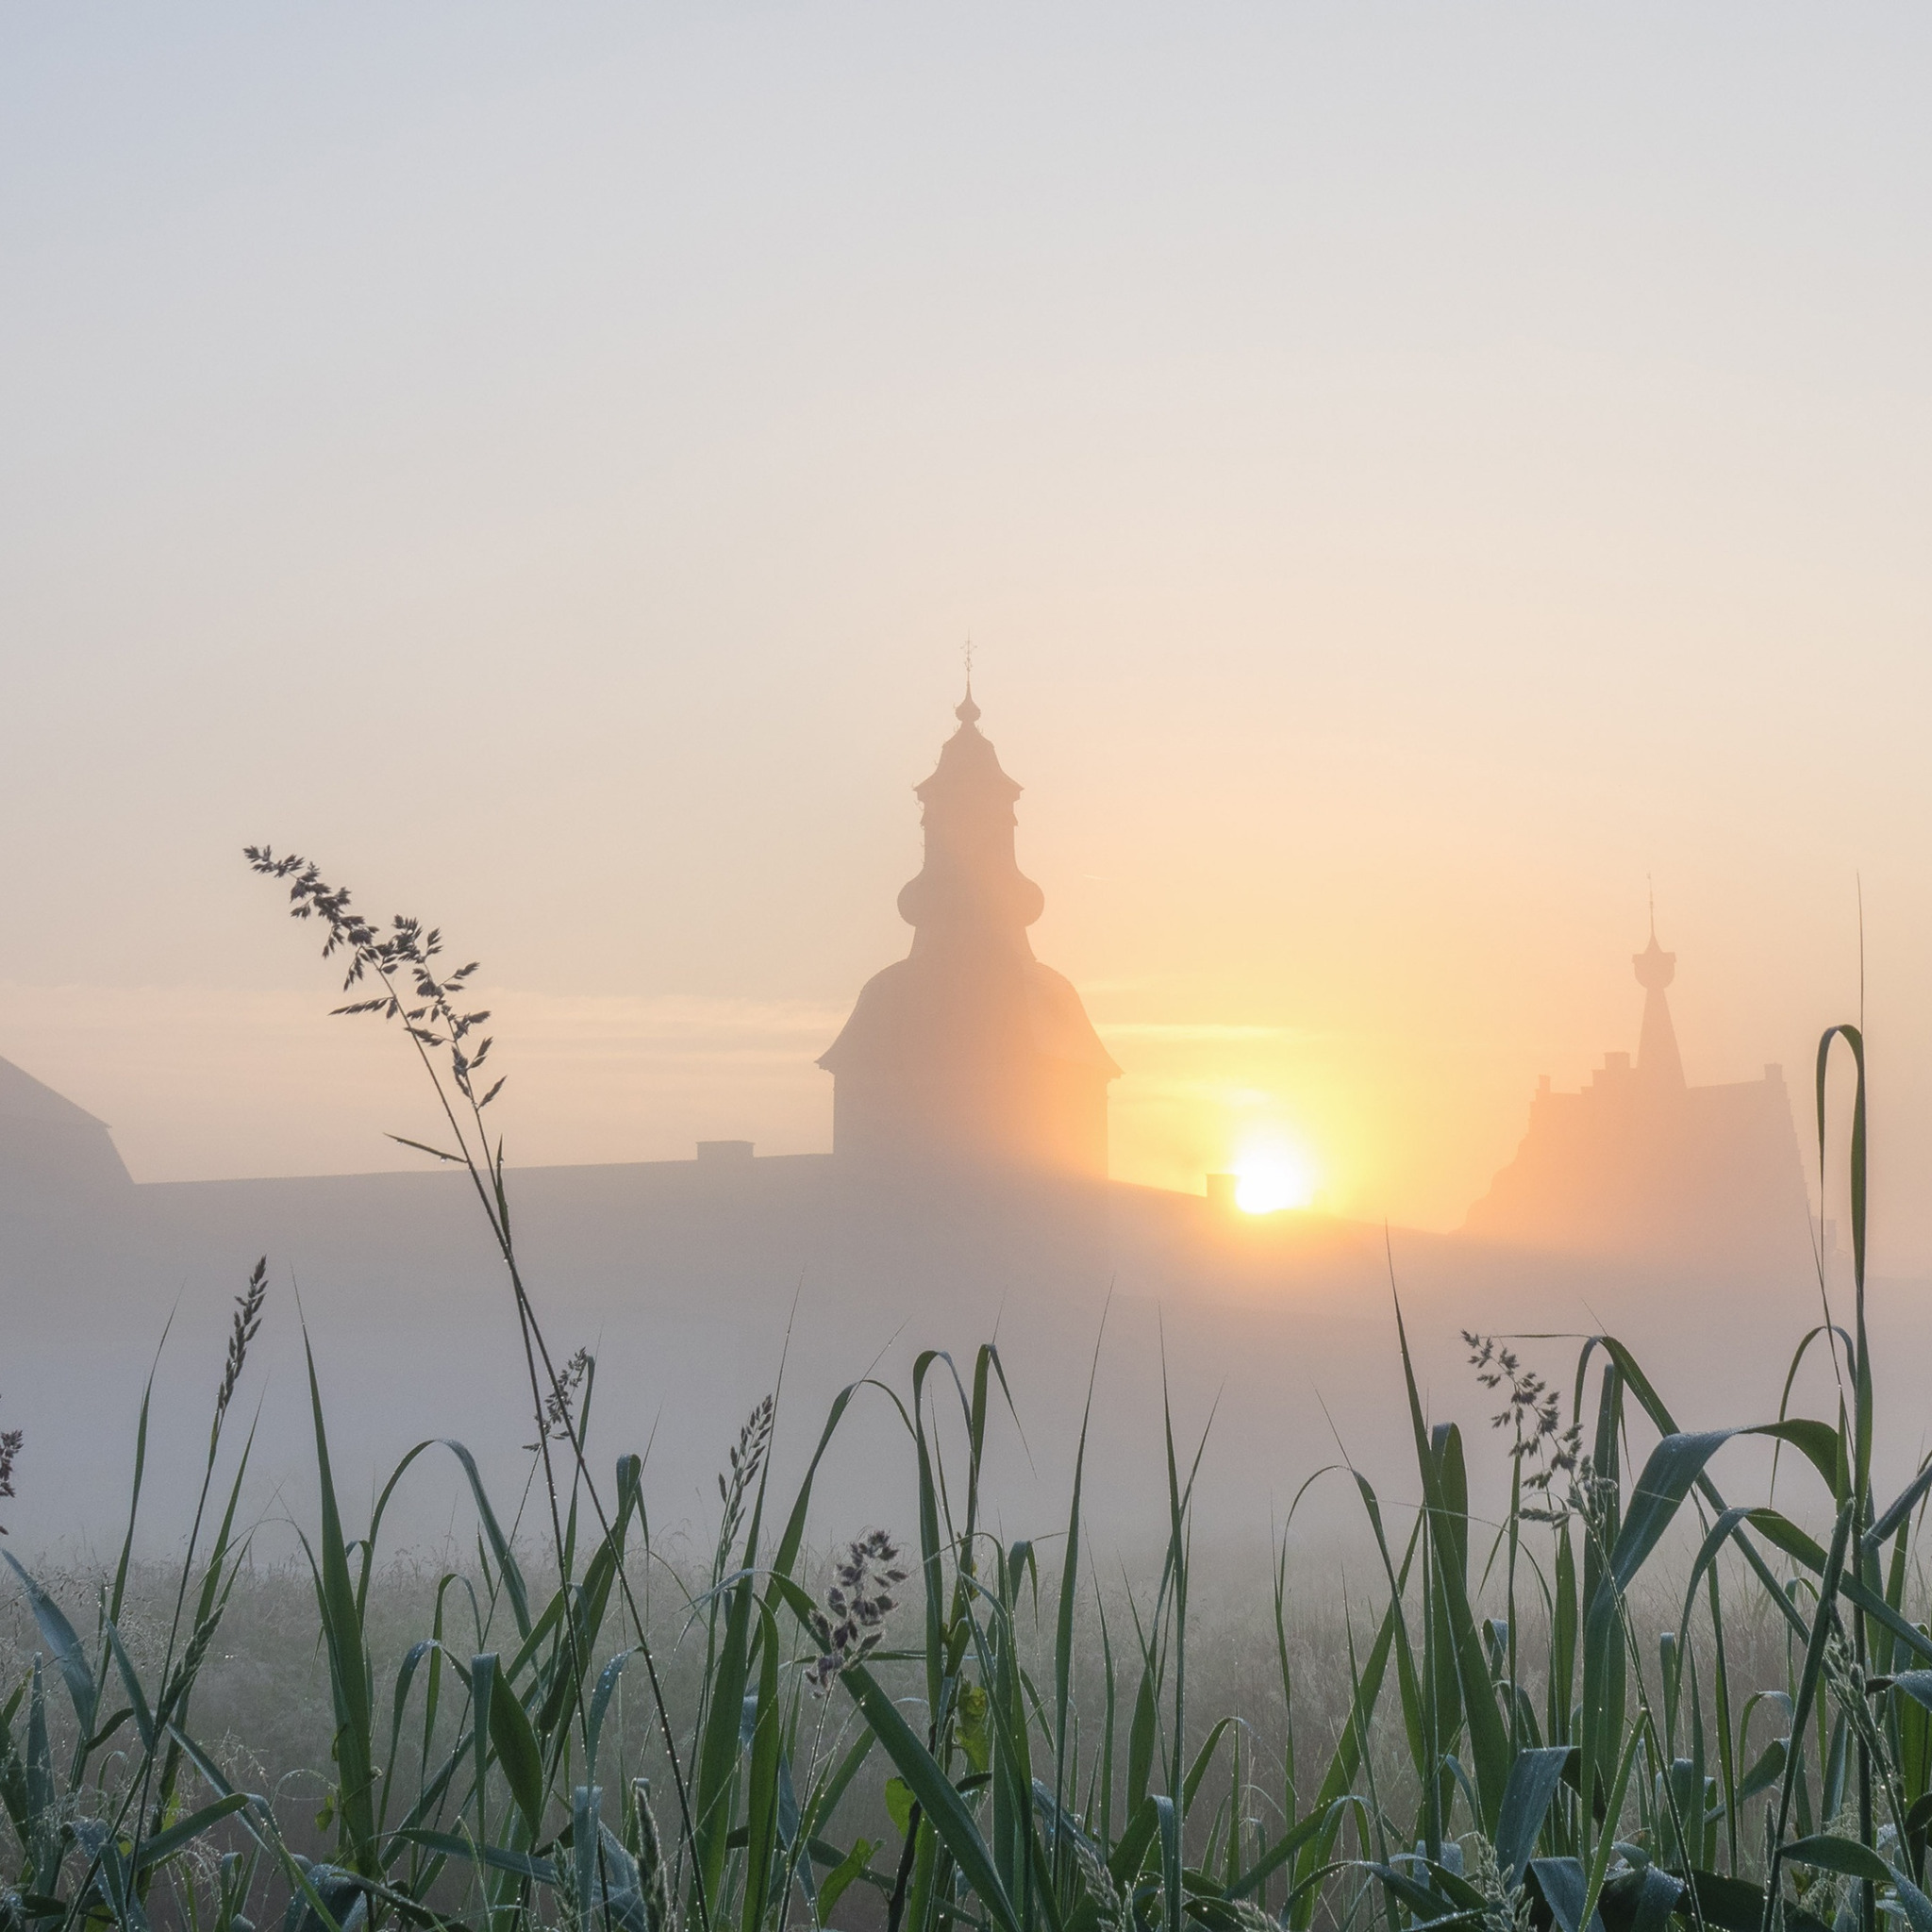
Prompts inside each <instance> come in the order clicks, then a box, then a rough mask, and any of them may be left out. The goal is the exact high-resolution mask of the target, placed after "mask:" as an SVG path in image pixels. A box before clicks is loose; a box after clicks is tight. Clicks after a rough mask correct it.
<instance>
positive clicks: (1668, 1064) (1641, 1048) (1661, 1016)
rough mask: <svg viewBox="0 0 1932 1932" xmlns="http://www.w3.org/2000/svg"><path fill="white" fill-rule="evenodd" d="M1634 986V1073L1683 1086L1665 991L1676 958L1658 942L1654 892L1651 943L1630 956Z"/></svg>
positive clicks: (1660, 1083)
mask: <svg viewBox="0 0 1932 1932" xmlns="http://www.w3.org/2000/svg"><path fill="white" fill-rule="evenodd" d="M1630 964H1631V965H1632V966H1633V967H1634V968H1635V969H1636V973H1637V983H1638V985H1639V986H1641V988H1642V989H1643V1030H1642V1031H1641V1033H1640V1034H1639V1035H1638V1036H1637V1072H1638V1074H1639V1076H1640V1077H1641V1078H1642V1079H1644V1080H1647V1081H1651V1082H1653V1083H1654V1084H1656V1085H1657V1086H1659V1087H1668V1088H1673V1089H1674V1088H1679V1087H1682V1086H1683V1084H1684V1058H1683V1055H1682V1054H1680V1053H1679V1052H1678V1051H1677V1029H1676V1028H1675V1027H1674V1025H1672V1024H1671V1006H1670V1001H1669V999H1668V998H1667V997H1666V996H1665V989H1666V988H1667V987H1668V986H1669V985H1670V983H1671V981H1672V980H1674V978H1675V977H1676V976H1677V956H1676V954H1674V953H1667V952H1665V951H1664V949H1663V948H1662V947H1661V946H1660V945H1658V944H1657V891H1656V888H1655V887H1653V888H1652V889H1651V894H1650V943H1649V944H1648V945H1647V946H1645V947H1644V949H1643V950H1642V952H1641V953H1633V954H1632V955H1631V956H1630Z"/></svg>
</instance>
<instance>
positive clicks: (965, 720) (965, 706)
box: [953, 638, 979, 724]
mask: <svg viewBox="0 0 1932 1932" xmlns="http://www.w3.org/2000/svg"><path fill="white" fill-rule="evenodd" d="M959 656H960V657H961V658H963V659H964V660H965V663H966V696H965V699H964V701H963V702H962V703H961V704H959V705H958V706H957V707H956V708H955V709H954V711H953V716H954V717H956V718H957V719H958V721H959V722H960V723H961V724H974V723H976V722H977V720H978V717H979V707H978V706H977V705H975V704H974V702H973V640H972V639H971V638H968V639H967V640H966V642H965V644H964V645H963V646H962V647H961V649H960V652H959Z"/></svg>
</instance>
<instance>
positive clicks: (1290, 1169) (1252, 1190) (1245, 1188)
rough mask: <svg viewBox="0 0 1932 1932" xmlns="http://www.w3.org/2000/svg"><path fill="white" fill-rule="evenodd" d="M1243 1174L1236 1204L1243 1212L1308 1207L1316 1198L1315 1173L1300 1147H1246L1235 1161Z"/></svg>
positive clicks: (1236, 1195) (1237, 1189) (1238, 1171)
mask: <svg viewBox="0 0 1932 1932" xmlns="http://www.w3.org/2000/svg"><path fill="white" fill-rule="evenodd" d="M1234 1171H1235V1174H1237V1175H1238V1176H1239V1178H1238V1179H1237V1180H1236V1183H1235V1191H1234V1203H1235V1206H1236V1207H1237V1208H1240V1209H1241V1212H1242V1213H1243V1214H1274V1213H1276V1212H1278V1211H1279V1210H1280V1209H1281V1208H1306V1207H1307V1206H1308V1205H1309V1203H1310V1202H1312V1201H1313V1200H1314V1198H1315V1172H1314V1167H1313V1165H1312V1163H1311V1162H1310V1161H1309V1160H1308V1158H1307V1156H1306V1155H1304V1154H1303V1153H1301V1151H1300V1150H1299V1149H1297V1148H1293V1147H1284V1146H1280V1145H1268V1146H1258V1147H1251V1148H1248V1149H1246V1150H1245V1151H1244V1152H1243V1153H1242V1154H1241V1158H1239V1159H1238V1160H1237V1161H1236V1162H1235V1164H1234Z"/></svg>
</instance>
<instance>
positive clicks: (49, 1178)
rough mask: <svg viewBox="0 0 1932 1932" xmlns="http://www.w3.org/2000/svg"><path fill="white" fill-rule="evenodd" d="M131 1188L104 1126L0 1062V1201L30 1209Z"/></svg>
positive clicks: (39, 1082) (43, 1086)
mask: <svg viewBox="0 0 1932 1932" xmlns="http://www.w3.org/2000/svg"><path fill="white" fill-rule="evenodd" d="M133 1185H134V1183H133V1180H132V1179H131V1177H130V1176H129V1174H128V1172H127V1169H126V1168H125V1166H124V1165H123V1163H122V1159H121V1156H120V1153H119V1151H118V1150H117V1149H116V1148H115V1145H114V1137H113V1136H112V1134H110V1133H109V1132H108V1126H107V1124H106V1122H104V1121H97V1120H96V1119H95V1118H94V1117H93V1115H92V1114H91V1113H89V1112H88V1111H87V1110H86V1109H85V1108H78V1107H76V1106H75V1104H74V1103H73V1101H71V1100H69V1099H68V1098H66V1096H65V1095H64V1094H59V1093H56V1092H55V1091H54V1090H53V1089H52V1088H51V1087H49V1086H46V1085H45V1084H44V1083H43V1082H42V1081H39V1080H36V1079H35V1078H34V1076H33V1075H32V1074H29V1073H26V1072H25V1071H24V1070H23V1069H21V1068H19V1067H16V1066H15V1065H14V1064H13V1062H12V1061H11V1060H7V1059H0V1198H4V1199H5V1200H6V1201H7V1202H8V1204H9V1205H28V1206H31V1205H37V1204H40V1203H42V1202H44V1201H46V1200H47V1199H49V1197H51V1198H53V1199H55V1200H65V1199H70V1198H72V1197H73V1196H75V1195H76V1194H93V1193H98V1192H101V1191H113V1190H119V1189H124V1188H131V1187H132V1186H133Z"/></svg>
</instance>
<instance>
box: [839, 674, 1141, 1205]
mask: <svg viewBox="0 0 1932 1932" xmlns="http://www.w3.org/2000/svg"><path fill="white" fill-rule="evenodd" d="M955 716H957V717H958V720H959V728H958V730H957V731H956V732H954V734H953V735H952V737H951V738H949V739H948V740H947V741H946V742H945V744H944V746H943V747H942V748H941V752H940V760H939V765H938V768H937V769H936V770H935V771H934V773H933V774H932V776H931V777H929V778H928V779H926V780H925V782H924V784H923V785H920V786H917V787H915V788H914V789H915V791H916V794H917V796H918V799H919V802H920V805H921V806H922V808H924V815H923V824H924V833H925V860H924V866H923V867H922V868H921V870H920V873H919V876H918V877H917V878H915V879H912V880H911V881H909V882H908V885H907V886H906V888H905V889H904V891H901V892H900V894H899V914H900V917H901V918H903V919H904V920H905V921H906V923H907V924H908V925H909V926H911V928H912V947H911V950H910V951H909V952H908V954H907V956H906V958H903V959H900V960H898V961H896V962H895V963H894V964H892V965H891V966H888V967H887V968H886V969H885V970H884V971H883V972H881V973H877V974H874V975H873V977H872V978H871V979H869V980H868V981H867V982H866V984H865V987H864V989H863V990H862V991H860V993H859V995H858V1004H857V1005H856V1006H855V1007H854V1008H853V1009H852V1017H851V1018H850V1019H849V1020H847V1021H846V1023H845V1025H844V1027H843V1029H842V1030H841V1033H840V1035H839V1037H838V1039H837V1040H835V1041H833V1042H832V1044H831V1046H830V1047H829V1048H828V1049H827V1050H826V1052H825V1053H824V1056H823V1057H822V1058H820V1060H819V1065H820V1066H822V1067H824V1069H825V1070H826V1071H827V1072H828V1073H829V1074H831V1075H832V1082H833V1087H832V1094H833V1098H832V1151H833V1155H834V1158H836V1159H838V1160H839V1161H840V1162H841V1164H850V1165H863V1166H879V1165H892V1166H897V1167H917V1168H924V1169H926V1170H929V1171H935V1172H938V1171H951V1172H968V1173H970V1172H980V1171H985V1170H994V1171H1016V1172H1019V1173H1030V1174H1064V1175H1078V1176H1084V1177H1086V1178H1088V1179H1091V1180H1104V1179H1105V1178H1106V1176H1107V1090H1108V1082H1109V1081H1111V1080H1113V1079H1114V1078H1115V1077H1116V1076H1117V1075H1118V1074H1119V1073H1120V1069H1119V1068H1118V1067H1117V1066H1115V1064H1114V1063H1113V1061H1112V1059H1111V1058H1109V1057H1108V1052H1107V1049H1106V1048H1105V1047H1104V1046H1102V1045H1101V1043H1100V1038H1099V1036H1098V1035H1097V1034H1096V1033H1095V1032H1094V1030H1093V1025H1092V1023H1091V1021H1090V1020H1089V1019H1088V1017H1087V1009H1086V1008H1084V1007H1083V1006H1082V1005H1081V1003H1080V995H1079V994H1078V993H1077V992H1076V991H1074V987H1073V984H1072V983H1071V982H1070V981H1069V980H1067V979H1065V978H1063V977H1062V976H1061V975H1060V974H1058V973H1056V972H1054V971H1053V969H1052V968H1051V967H1048V966H1043V965H1041V962H1040V961H1039V960H1038V959H1036V958H1034V957H1033V947H1032V945H1031V943H1030V942H1029V941H1028V939H1027V936H1026V933H1027V928H1028V927H1029V926H1030V925H1032V924H1033V923H1034V922H1035V921H1036V920H1037V919H1038V918H1039V917H1040V915H1041V910H1042V908H1044V905H1045V898H1044V895H1043V894H1042V893H1041V890H1040V888H1039V887H1038V886H1037V885H1035V884H1034V883H1033V881H1032V880H1031V879H1029V878H1027V877H1026V876H1025V875H1024V874H1023V873H1022V872H1021V871H1020V867H1019V863H1018V861H1017V860H1016V858H1015V857H1014V853H1013V829H1014V814H1013V804H1014V801H1015V800H1016V799H1017V798H1018V797H1019V796H1020V791H1021V788H1020V787H1019V786H1018V785H1016V784H1015V783H1014V782H1013V780H1012V779H1011V778H1009V777H1008V776H1007V774H1006V773H1005V772H1004V771H1002V770H1001V769H1000V761H999V758H998V756H997V755H996V754H995V752H994V751H993V748H992V745H991V743H990V742H989V741H988V740H987V739H986V737H985V736H984V735H983V734H982V732H981V731H980V729H979V717H980V711H979V707H978V706H977V705H976V704H974V702H973V690H972V686H971V683H970V682H969V683H968V686H967V691H966V697H965V702H964V703H962V704H961V705H960V706H959V708H958V711H957V712H956V713H955Z"/></svg>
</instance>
